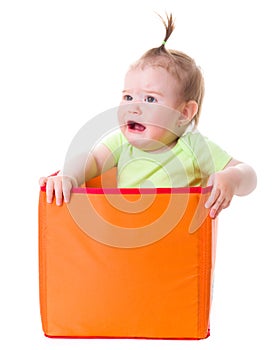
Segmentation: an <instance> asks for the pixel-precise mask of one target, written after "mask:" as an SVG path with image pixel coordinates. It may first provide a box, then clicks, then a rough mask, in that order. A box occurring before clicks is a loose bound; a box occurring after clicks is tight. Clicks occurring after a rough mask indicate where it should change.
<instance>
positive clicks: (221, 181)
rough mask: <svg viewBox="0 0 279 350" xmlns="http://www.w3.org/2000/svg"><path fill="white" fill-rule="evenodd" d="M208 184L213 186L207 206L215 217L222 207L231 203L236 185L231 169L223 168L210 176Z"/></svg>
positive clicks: (211, 215)
mask: <svg viewBox="0 0 279 350" xmlns="http://www.w3.org/2000/svg"><path fill="white" fill-rule="evenodd" d="M208 186H212V191H211V194H210V196H209V198H208V200H207V202H206V203H205V207H206V208H210V213H209V215H210V217H212V218H213V219H215V218H216V217H217V215H219V213H220V212H221V210H222V209H225V208H227V207H228V206H229V205H230V203H231V200H232V198H233V196H234V194H235V186H236V185H235V182H234V181H233V179H232V176H231V174H230V173H229V171H227V170H223V171H219V172H217V173H215V174H212V175H211V176H210V177H209V180H208Z"/></svg>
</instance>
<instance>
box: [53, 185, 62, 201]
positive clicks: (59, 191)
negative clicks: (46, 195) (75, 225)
mask: <svg viewBox="0 0 279 350" xmlns="http://www.w3.org/2000/svg"><path fill="white" fill-rule="evenodd" d="M54 192H55V198H56V205H61V204H62V201H63V196H62V183H61V181H55V183H54Z"/></svg>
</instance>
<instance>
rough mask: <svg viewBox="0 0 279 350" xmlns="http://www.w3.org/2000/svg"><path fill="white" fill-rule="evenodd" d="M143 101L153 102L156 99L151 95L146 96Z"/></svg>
mask: <svg viewBox="0 0 279 350" xmlns="http://www.w3.org/2000/svg"><path fill="white" fill-rule="evenodd" d="M145 102H148V103H154V102H157V99H156V98H155V97H153V96H147V97H146V98H145Z"/></svg>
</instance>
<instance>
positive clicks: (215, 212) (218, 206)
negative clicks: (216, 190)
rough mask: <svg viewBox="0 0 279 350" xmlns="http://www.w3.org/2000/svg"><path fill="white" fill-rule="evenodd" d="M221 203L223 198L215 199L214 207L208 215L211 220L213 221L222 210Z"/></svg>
mask: <svg viewBox="0 0 279 350" xmlns="http://www.w3.org/2000/svg"><path fill="white" fill-rule="evenodd" d="M223 203H224V198H221V197H219V198H217V200H216V201H215V203H214V205H213V206H212V208H211V209H210V213H209V215H210V217H211V218H212V219H215V218H216V217H217V215H218V214H219V213H220V211H221V210H222V209H223V208H224V207H223Z"/></svg>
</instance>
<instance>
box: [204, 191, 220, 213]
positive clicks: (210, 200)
mask: <svg viewBox="0 0 279 350" xmlns="http://www.w3.org/2000/svg"><path fill="white" fill-rule="evenodd" d="M218 195H219V190H218V189H217V187H215V186H213V188H212V191H211V193H210V196H209V198H208V200H207V201H206V203H205V207H206V208H210V207H212V205H213V204H214V203H215V201H216V199H217V198H218Z"/></svg>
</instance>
